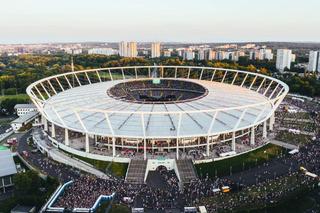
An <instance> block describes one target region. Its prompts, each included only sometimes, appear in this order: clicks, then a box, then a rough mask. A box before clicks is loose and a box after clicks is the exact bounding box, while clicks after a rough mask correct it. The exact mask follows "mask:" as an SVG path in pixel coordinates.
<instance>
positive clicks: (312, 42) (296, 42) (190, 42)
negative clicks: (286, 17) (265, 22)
mask: <svg viewBox="0 0 320 213" xmlns="http://www.w3.org/2000/svg"><path fill="white" fill-rule="evenodd" d="M121 41H126V42H131V41H132V42H137V43H138V44H139V43H140V44H141V43H145V44H148V43H153V42H160V43H161V44H249V43H288V44H289V43H292V44H299V43H300V44H320V41H226V42H222V41H221V42H214V41H212V42H210V41H208V42H201V41H199V42H193V41H133V40H121ZM121 41H63V42H60V41H56V42H33V43H0V45H36V44H86V43H107V44H108V43H111V44H115V43H120V42H121Z"/></svg>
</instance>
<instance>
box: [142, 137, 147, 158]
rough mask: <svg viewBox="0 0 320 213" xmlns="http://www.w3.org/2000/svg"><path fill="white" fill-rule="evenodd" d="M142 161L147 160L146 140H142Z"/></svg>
mask: <svg viewBox="0 0 320 213" xmlns="http://www.w3.org/2000/svg"><path fill="white" fill-rule="evenodd" d="M143 159H145V160H147V140H146V139H145V138H144V139H143Z"/></svg>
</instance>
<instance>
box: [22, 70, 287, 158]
mask: <svg viewBox="0 0 320 213" xmlns="http://www.w3.org/2000/svg"><path fill="white" fill-rule="evenodd" d="M288 90H289V88H288V86H287V85H286V84H285V83H283V82H281V81H279V80H277V79H275V78H272V77H269V76H265V75H262V74H259V73H256V72H247V71H240V70H231V69H222V68H212V67H193V66H132V67H112V68H100V69H91V70H81V71H76V72H69V73H63V74H59V75H55V76H51V77H47V78H44V79H42V80H39V81H37V82H34V83H33V84H31V85H30V86H29V87H28V88H27V93H28V95H29V96H30V98H31V100H32V101H33V103H34V104H35V105H36V106H37V108H38V110H39V112H40V114H41V118H42V119H41V120H42V127H43V130H44V131H45V132H46V134H47V135H48V137H49V139H50V140H51V141H52V143H53V144H54V145H55V146H56V147H59V148H60V149H62V150H65V151H67V152H69V153H73V154H76V155H80V156H82V157H87V158H92V159H98V160H104V161H117V162H130V160H131V159H145V160H146V159H181V158H186V157H191V158H194V159H195V160H199V159H202V160H206V159H211V160H212V159H214V158H217V157H226V156H228V155H235V154H239V153H243V152H246V151H250V150H252V149H254V148H257V147H258V146H261V145H264V144H265V143H267V141H266V138H267V134H268V129H269V130H272V128H273V124H274V112H275V110H276V108H277V107H278V106H279V104H280V103H281V101H282V100H283V98H284V97H285V96H286V94H287V93H288ZM228 147H229V148H228Z"/></svg>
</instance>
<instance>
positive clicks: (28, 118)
mask: <svg viewBox="0 0 320 213" xmlns="http://www.w3.org/2000/svg"><path fill="white" fill-rule="evenodd" d="M38 115H39V112H37V111H33V112H29V113H27V114H25V115H23V116H20V117H19V118H17V119H15V120H13V121H11V128H12V129H13V131H14V132H17V131H18V130H19V129H20V128H21V127H23V126H25V125H27V124H29V123H30V122H32V121H34V120H36V121H37V117H38ZM37 122H38V121H37ZM37 122H36V123H37Z"/></svg>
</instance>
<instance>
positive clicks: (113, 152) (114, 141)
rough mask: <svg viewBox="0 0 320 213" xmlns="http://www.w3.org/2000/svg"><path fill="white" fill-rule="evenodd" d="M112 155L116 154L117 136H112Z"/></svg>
mask: <svg viewBox="0 0 320 213" xmlns="http://www.w3.org/2000/svg"><path fill="white" fill-rule="evenodd" d="M112 156H113V157H115V156H116V138H114V137H113V138H112Z"/></svg>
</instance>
